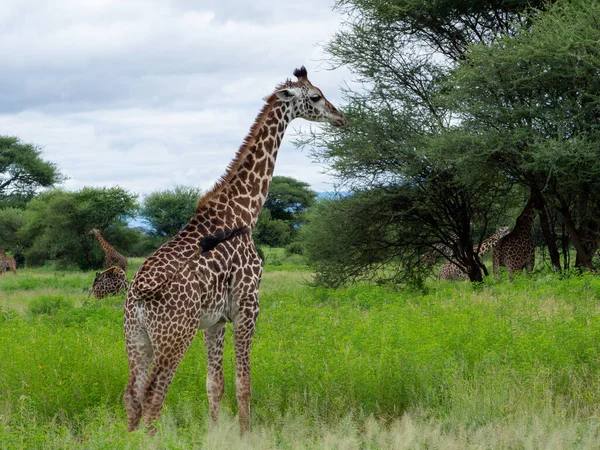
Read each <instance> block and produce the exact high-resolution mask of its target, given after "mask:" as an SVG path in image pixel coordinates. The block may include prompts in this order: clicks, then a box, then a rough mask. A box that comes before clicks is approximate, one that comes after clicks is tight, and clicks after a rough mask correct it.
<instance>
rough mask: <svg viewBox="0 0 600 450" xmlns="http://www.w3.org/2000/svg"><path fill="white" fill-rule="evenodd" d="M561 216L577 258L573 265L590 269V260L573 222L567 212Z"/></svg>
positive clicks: (563, 212)
mask: <svg viewBox="0 0 600 450" xmlns="http://www.w3.org/2000/svg"><path fill="white" fill-rule="evenodd" d="M561 213H562V215H563V219H564V221H565V226H566V227H567V231H568V232H569V236H571V242H573V246H574V247H575V251H576V252H577V257H576V258H575V265H576V266H577V267H579V268H582V267H585V268H587V269H590V270H591V269H592V258H591V257H590V255H588V254H587V252H586V251H585V248H584V246H583V245H582V243H581V240H580V238H579V233H577V229H576V228H575V224H574V223H573V220H571V215H570V214H569V211H564V210H563V211H561Z"/></svg>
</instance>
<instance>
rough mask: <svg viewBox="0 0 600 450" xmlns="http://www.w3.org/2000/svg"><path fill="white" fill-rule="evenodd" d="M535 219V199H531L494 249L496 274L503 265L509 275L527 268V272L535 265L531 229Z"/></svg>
mask: <svg viewBox="0 0 600 450" xmlns="http://www.w3.org/2000/svg"><path fill="white" fill-rule="evenodd" d="M534 220H535V208H534V201H533V199H530V200H529V202H527V205H526V206H525V209H523V212H522V213H521V215H519V217H517V223H516V224H515V228H514V229H513V230H512V231H511V232H510V233H509V234H507V235H506V236H504V237H503V238H502V239H500V242H498V244H497V245H496V248H495V249H494V259H493V261H494V275H496V276H497V275H498V269H499V268H500V267H501V266H504V267H506V269H507V270H508V274H509V276H510V277H511V278H512V275H513V274H514V273H515V272H518V271H520V270H522V269H523V268H525V269H526V270H527V273H530V272H531V271H533V267H534V265H535V246H534V245H533V240H532V239H531V229H532V228H533V221H534Z"/></svg>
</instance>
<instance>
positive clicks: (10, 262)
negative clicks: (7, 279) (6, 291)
mask: <svg viewBox="0 0 600 450" xmlns="http://www.w3.org/2000/svg"><path fill="white" fill-rule="evenodd" d="M8 269H10V270H11V271H12V273H14V274H15V275H16V274H17V263H16V262H15V260H14V258H10V257H9V256H8V255H7V254H6V253H4V251H3V250H2V249H0V275H4V272H6V271H7V270H8Z"/></svg>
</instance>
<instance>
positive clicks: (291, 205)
mask: <svg viewBox="0 0 600 450" xmlns="http://www.w3.org/2000/svg"><path fill="white" fill-rule="evenodd" d="M316 196H317V194H316V192H314V191H313V190H312V189H310V185H309V184H308V183H305V182H304V181H300V180H296V179H295V178H292V177H283V176H274V177H273V180H272V182H271V187H270V188H269V194H268V195H267V199H266V201H265V204H264V207H263V210H262V212H261V213H260V216H259V218H258V222H257V223H256V228H255V230H254V233H253V236H254V240H255V242H256V243H257V244H258V245H267V246H271V247H283V246H285V245H287V244H289V243H290V242H291V241H292V240H293V239H294V238H295V237H296V236H297V233H298V230H299V229H300V228H301V227H302V226H303V224H304V222H305V220H306V210H307V209H308V208H309V207H310V206H311V205H313V204H314V202H315V198H316Z"/></svg>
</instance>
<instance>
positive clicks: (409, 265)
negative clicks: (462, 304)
mask: <svg viewBox="0 0 600 450" xmlns="http://www.w3.org/2000/svg"><path fill="white" fill-rule="evenodd" d="M537 4H541V2H534V3H531V2H524V1H511V2H498V1H484V2H480V3H476V2H458V3H456V2H449V1H441V2H430V3H429V4H427V5H422V6H419V7H417V6H415V5H416V2H414V1H413V0H395V1H392V2H388V1H384V0H373V1H371V0H369V1H364V0H341V1H339V2H338V6H339V7H340V9H341V10H342V11H343V13H344V14H345V16H346V19H347V26H345V27H344V28H343V29H342V30H341V31H339V32H338V33H336V35H335V36H334V38H333V39H332V40H331V42H330V43H329V44H328V45H327V51H328V53H329V55H330V56H331V58H332V61H333V64H334V65H336V66H337V65H339V66H341V65H343V66H345V67H348V68H349V69H350V70H351V71H352V72H353V74H354V75H355V76H356V78H357V79H358V81H360V82H362V83H363V84H362V85H361V86H360V87H359V88H357V89H348V90H347V91H346V92H345V96H346V100H347V106H346V107H344V114H345V115H346V116H347V118H348V121H349V124H350V126H348V127H345V128H335V129H334V128H332V129H328V130H327V133H326V134H325V133H320V132H317V133H312V134H308V135H305V136H304V137H303V138H302V139H301V140H300V144H303V145H309V146H310V147H311V148H312V150H313V154H314V156H315V157H316V159H318V160H320V161H321V162H325V163H327V164H328V165H329V166H330V168H331V173H332V174H333V175H334V176H335V177H336V178H337V180H338V181H339V183H340V184H341V185H342V186H344V188H345V189H346V190H348V191H350V192H351V193H352V196H357V197H359V198H360V200H344V199H340V200H338V201H339V202H340V207H339V208H338V212H339V217H338V218H340V219H341V218H342V217H343V216H344V217H345V218H346V220H354V221H356V220H362V221H365V222H364V223H363V224H356V225H355V224H351V225H349V226H348V227H342V226H340V225H336V223H335V221H334V220H333V219H332V220H327V221H320V222H319V224H320V225H323V226H331V227H332V228H331V229H324V228H320V225H318V226H315V227H311V230H313V231H315V232H316V233H319V234H320V235H321V238H318V239H317V240H319V241H320V242H323V244H325V243H326V242H325V239H324V238H323V236H324V235H330V237H331V241H332V242H338V243H345V244H348V245H350V247H345V248H346V249H348V251H349V252H350V253H351V254H352V256H351V257H349V258H348V259H347V263H345V262H344V259H343V257H341V256H337V255H336V256H333V254H332V253H330V254H329V255H330V256H331V258H329V257H320V256H318V255H317V252H316V247H314V248H315V252H313V255H316V256H317V257H318V258H319V260H320V263H319V264H318V265H316V266H315V267H316V270H317V271H318V273H319V276H320V279H322V280H323V281H324V282H330V281H331V282H333V281H334V280H333V279H332V277H331V276H329V274H331V275H333V278H335V279H336V280H335V283H336V285H337V283H338V282H342V280H341V278H342V277H344V276H347V277H349V278H348V280H347V281H349V280H350V279H352V278H378V277H379V275H380V272H379V268H380V267H381V264H382V263H383V262H384V261H387V262H390V261H393V260H396V261H402V265H401V266H400V265H398V266H397V268H395V269H394V270H395V271H396V272H397V273H396V274H395V275H394V276H393V277H392V278H393V279H394V281H400V280H410V281H411V282H415V283H417V284H419V283H422V276H423V274H425V273H427V270H422V269H423V268H421V267H418V263H419V261H420V260H421V261H422V259H421V257H422V255H423V253H425V252H427V251H430V250H431V249H432V248H436V246H440V245H441V246H444V247H446V248H449V249H450V250H451V251H449V252H448V253H449V254H450V255H452V256H451V258H452V260H453V262H456V263H460V264H461V266H463V267H466V268H468V269H469V270H468V271H469V277H470V279H471V281H480V280H481V276H482V275H481V271H480V266H479V264H478V262H477V259H476V257H475V254H474V252H473V251H472V249H473V245H474V243H475V242H479V241H480V240H481V239H485V238H487V237H489V236H490V235H491V234H492V233H493V231H494V230H495V229H497V228H498V227H499V226H501V225H505V224H507V223H512V222H513V219H514V218H510V217H508V216H507V214H506V211H507V209H509V207H510V206H512V205H511V203H512V201H513V200H514V198H513V195H511V190H512V187H513V186H514V184H515V180H514V179H511V178H509V177H506V176H505V174H503V173H501V172H499V171H498V170H495V169H494V168H493V167H489V166H486V165H483V164H482V165H480V166H479V165H477V164H476V161H471V160H468V159H467V158H465V157H464V150H465V148H471V147H470V146H472V145H475V148H474V149H473V150H472V151H471V152H470V153H469V155H473V154H474V153H476V152H477V148H478V147H477V145H478V144H479V142H478V139H477V136H476V135H475V136H471V135H469V134H468V133H463V134H461V135H459V134H458V133H456V132H455V131H454V130H453V124H454V123H455V115H454V111H453V110H452V109H451V108H449V107H448V106H447V104H445V103H443V102H441V101H440V100H439V95H440V92H441V91H442V90H443V89H445V86H446V85H445V80H446V79H447V77H448V75H449V70H450V68H452V66H453V65H455V64H457V63H458V62H459V61H461V60H462V58H463V55H464V52H465V51H466V49H467V46H468V45H469V44H472V43H486V44H487V43H491V42H494V41H495V40H496V39H497V37H498V36H500V35H501V34H502V33H503V32H506V31H509V30H512V29H514V25H513V23H512V22H511V21H512V20H513V19H515V18H517V17H521V19H520V20H522V21H523V23H526V19H525V16H524V13H525V12H526V11H527V9H528V8H529V7H530V5H537ZM379 197H383V200H380V199H379ZM520 200H521V201H522V200H524V199H520ZM368 202H371V205H370V206H369V205H368V204H367V203H368ZM523 203H524V202H523ZM327 207H328V208H334V205H333V203H328V204H327ZM354 207H356V208H357V210H356V215H355V216H353V213H352V211H351V208H354ZM369 209H371V210H372V211H373V214H372V215H370V214H369ZM342 210H345V211H346V212H345V213H344V214H342V213H341V212H340V211H342ZM335 214H338V213H337V212H336V213H335ZM400 218H402V220H400ZM407 219H410V220H407ZM317 221H319V219H317ZM363 232H364V235H365V236H363V235H362V234H363ZM336 233H344V234H347V236H345V237H343V238H341V237H339V236H337V235H335V234H336ZM366 236H368V237H369V238H368V239H367V237H366ZM353 242H359V244H357V245H354V244H353ZM407 246H408V247H407ZM329 247H330V248H331V250H332V252H335V249H334V248H333V247H334V246H333V245H330V246H329ZM405 248H406V250H404V249H405ZM419 251H420V252H421V253H420V254H419ZM421 265H423V264H421ZM424 269H427V268H424ZM325 272H327V274H328V275H326V274H325Z"/></svg>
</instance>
